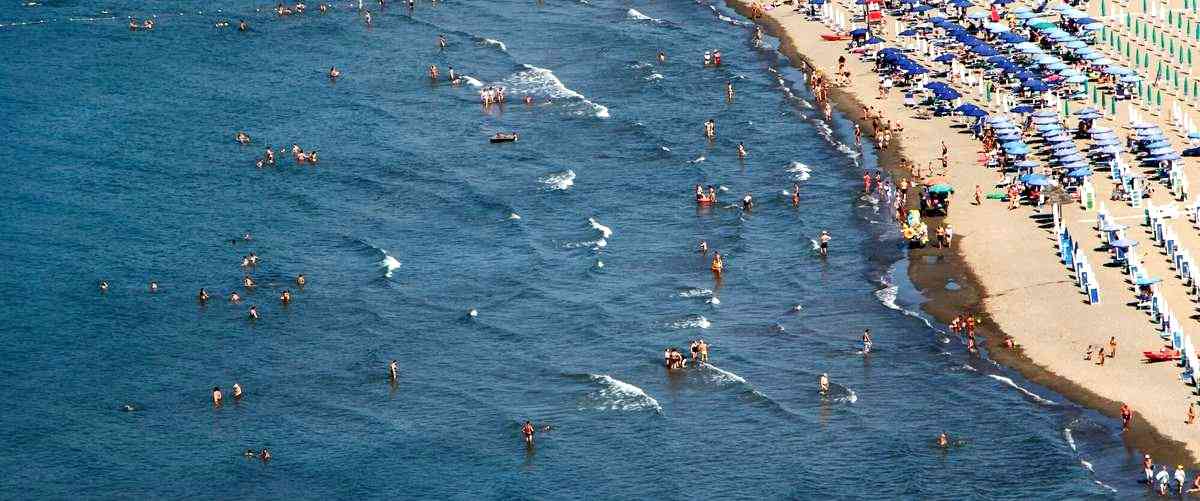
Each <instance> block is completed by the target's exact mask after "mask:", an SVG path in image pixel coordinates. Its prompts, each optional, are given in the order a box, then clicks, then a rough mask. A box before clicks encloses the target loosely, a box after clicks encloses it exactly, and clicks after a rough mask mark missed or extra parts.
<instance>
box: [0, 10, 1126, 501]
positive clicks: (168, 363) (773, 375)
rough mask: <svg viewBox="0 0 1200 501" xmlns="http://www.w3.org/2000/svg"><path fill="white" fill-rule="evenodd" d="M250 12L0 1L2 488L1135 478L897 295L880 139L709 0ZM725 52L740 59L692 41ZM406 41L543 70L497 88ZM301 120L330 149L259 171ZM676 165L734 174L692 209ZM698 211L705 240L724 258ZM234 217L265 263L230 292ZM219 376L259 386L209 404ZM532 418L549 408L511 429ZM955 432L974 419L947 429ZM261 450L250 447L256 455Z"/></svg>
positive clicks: (842, 491)
mask: <svg viewBox="0 0 1200 501" xmlns="http://www.w3.org/2000/svg"><path fill="white" fill-rule="evenodd" d="M270 7H271V6H270V5H269V4H254V3H250V2H244V1H241V2H235V1H226V0H221V1H217V2H207V3H204V5H203V6H201V5H200V4H199V3H196V2H171V1H156V2H147V1H132V0H127V1H106V2H66V1H46V2H44V3H42V4H34V3H28V4H24V5H20V6H16V5H10V6H9V7H7V8H6V11H5V12H4V13H3V14H0V44H2V45H3V47H5V49H6V50H5V54H4V57H3V58H2V59H0V116H3V117H5V118H4V119H3V120H0V132H2V134H3V137H4V141H0V155H2V157H3V158H4V159H5V160H6V162H5V167H4V168H3V169H0V181H2V182H3V184H4V185H5V187H6V189H5V190H3V191H0V202H2V204H3V205H2V207H3V209H4V214H5V217H4V218H3V219H2V220H0V233H2V234H3V235H5V237H6V238H4V239H0V259H2V260H3V261H2V262H3V265H4V266H3V271H0V315H2V316H3V318H4V319H5V321H4V322H3V323H4V326H3V327H2V328H0V342H2V343H3V345H4V346H5V349H4V363H3V364H0V377H2V379H0V382H2V383H3V384H2V387H3V389H2V390H0V397H3V398H4V400H5V403H6V405H5V410H4V411H3V412H0V426H3V429H4V430H5V435H6V437H5V439H4V440H0V497H2V498H5V499H33V498H57V499H61V498H126V499H128V498H145V497H152V498H175V497H185V496H187V497H197V498H211V499H234V498H384V497H401V498H425V499H478V498H496V499H507V498H533V499H678V498H685V497H688V498H691V497H700V498H713V499H738V498H740V499H764V498H765V499H778V498H884V499H966V498H1051V499H1062V498H1087V497H1103V496H1118V497H1126V496H1131V495H1138V494H1141V493H1142V492H1143V491H1142V490H1141V489H1142V488H1141V487H1140V486H1138V485H1137V484H1136V483H1134V482H1133V479H1134V475H1135V473H1134V472H1135V471H1136V470H1137V468H1136V466H1135V464H1136V463H1137V460H1138V458H1137V453H1136V451H1132V450H1127V449H1126V448H1125V446H1124V445H1123V444H1122V442H1121V440H1120V437H1119V430H1118V428H1119V427H1117V426H1114V423H1112V421H1111V420H1109V419H1106V418H1103V417H1100V416H1099V415H1097V414H1096V413H1094V412H1092V411H1088V410H1085V409H1082V408H1080V407H1078V406H1076V405H1074V404H1072V403H1071V402H1070V401H1068V400H1066V399H1064V398H1063V397H1061V396H1058V395H1055V394H1053V393H1051V392H1049V391H1047V390H1045V389H1042V388H1038V387H1036V386H1033V385H1031V384H1029V383H1027V382H1025V381H1023V380H1022V379H1021V378H1019V377H1018V376H1015V375H1013V374H1011V373H1009V372H1008V371H1006V370H1003V369H1001V368H999V367H997V366H996V365H995V364H993V363H992V362H990V361H988V360H987V359H976V358H970V357H967V356H966V355H965V354H964V351H965V350H964V347H963V343H962V340H960V339H958V338H957V337H954V336H947V335H946V334H944V333H943V332H942V331H941V330H939V328H938V326H936V325H933V324H930V323H929V322H927V321H925V320H924V319H923V317H922V316H921V315H920V314H919V313H915V311H917V310H918V309H919V308H918V306H919V303H920V302H921V297H920V296H919V294H917V293H916V292H915V290H914V288H913V287H912V285H911V284H910V283H908V281H907V279H906V277H905V276H904V270H905V269H906V261H905V260H904V259H905V256H904V253H903V251H902V250H901V247H900V241H899V238H898V236H897V235H896V233H895V230H894V229H893V227H892V225H890V224H888V223H887V222H886V216H885V214H886V213H887V210H886V209H884V210H883V211H882V213H881V212H880V211H879V210H878V206H877V204H876V203H873V202H875V201H874V200H872V199H867V198H861V197H859V195H858V187H859V182H858V181H857V179H858V178H859V177H860V176H861V175H862V172H863V170H864V169H872V168H874V167H875V155H874V153H873V152H872V151H870V150H869V149H868V150H866V151H862V152H859V151H858V150H857V149H856V148H854V147H853V141H852V135H851V134H850V131H849V125H848V122H845V121H844V120H842V119H841V118H837V119H835V121H834V122H833V123H826V122H825V121H823V119H822V118H821V117H820V116H819V115H820V114H819V113H816V112H815V110H814V109H813V108H812V106H811V96H810V95H809V94H808V92H807V90H806V89H805V88H804V86H803V75H802V74H801V73H799V72H797V71H796V70H793V69H791V68H789V67H788V66H787V63H786V61H785V60H783V59H782V58H781V57H780V56H779V54H778V53H777V52H776V51H775V49H774V48H773V47H774V46H775V42H774V41H773V40H769V39H768V40H767V43H766V46H765V47H761V48H756V47H755V46H754V45H753V44H752V43H751V33H752V28H751V25H750V24H749V23H747V22H746V21H745V20H744V19H742V18H740V17H738V16H737V15H736V14H734V13H733V12H732V11H729V10H728V9H726V8H725V7H724V6H723V5H720V4H711V5H710V4H708V3H704V2H700V3H696V2H690V1H675V2H661V1H659V2H645V1H638V2H632V3H630V2H618V1H615V0H589V1H578V2H565V1H551V2H545V3H544V4H538V3H535V2H532V1H529V2H515V1H510V0H498V1H491V2H481V1H477V0H461V1H460V0H449V1H444V2H439V3H437V4H430V3H428V2H425V1H423V2H420V3H419V4H418V5H417V7H416V9H415V10H414V11H413V12H411V13H410V12H409V11H407V9H405V8H403V7H402V5H400V4H399V3H395V4H390V5H389V6H388V7H386V8H385V9H384V10H382V11H380V9H379V7H378V6H377V5H368V7H369V8H371V9H373V10H374V23H373V26H371V27H367V26H365V24H364V23H363V22H362V21H361V18H360V17H359V15H358V14H357V13H356V12H355V6H354V5H352V4H351V3H347V2H339V3H336V4H334V10H333V11H332V12H330V13H328V14H325V15H320V14H318V13H316V12H315V4H314V5H310V6H309V7H310V9H309V10H310V12H309V13H307V14H305V15H303V16H293V17H290V18H282V19H280V18H276V17H275V16H274V15H273V13H271V12H270ZM150 15H154V16H157V20H158V25H157V28H156V29H155V30H154V31H153V32H136V33H131V32H129V31H128V30H127V29H126V27H125V26H126V22H127V19H128V17H130V16H135V17H139V18H144V17H146V16H150ZM221 18H226V19H230V20H233V21H234V22H235V23H236V20H237V19H239V18H244V19H246V20H247V21H249V22H250V23H251V31H250V32H248V33H238V32H237V31H236V30H234V29H232V28H225V29H220V28H215V27H213V22H214V21H216V20H217V19H221ZM439 33H444V34H445V35H446V36H447V38H448V39H449V42H450V45H449V47H448V48H447V49H446V50H445V51H439V50H438V49H437V47H436V44H435V40H436V37H437V35H438V34H439ZM712 48H717V49H721V50H722V51H723V53H724V62H725V64H724V66H723V67H721V68H715V69H705V68H702V67H701V65H700V58H701V55H702V53H703V52H704V50H706V49H712ZM658 50H663V51H665V52H666V53H667V54H668V58H669V59H668V62H667V63H666V64H659V63H658V62H656V61H655V54H656V53H657V51H658ZM429 64H437V65H439V67H441V68H442V69H443V72H445V69H446V67H447V66H453V67H454V68H455V69H456V70H457V71H459V72H462V73H465V74H467V75H469V76H471V77H472V79H473V80H475V81H477V82H479V83H482V84H485V85H503V86H505V87H506V88H508V89H509V94H510V95H511V96H514V97H520V96H524V95H527V94H528V95H532V96H534V97H535V98H536V101H537V102H536V104H535V105H533V106H525V105H523V104H521V103H519V102H512V103H510V104H508V105H506V106H503V107H493V108H491V109H483V108H482V107H481V106H480V105H479V104H478V102H477V101H478V99H477V88H476V87H475V86H474V85H473V84H468V85H464V86H462V87H452V86H450V85H448V84H447V83H445V82H444V81H443V82H441V83H436V84H431V83H430V82H429V80H428V79H427V78H426V77H425V68H426V67H427V66H428V65H429ZM334 65H336V66H337V67H339V68H340V69H342V70H343V72H344V77H343V78H341V79H340V80H339V81H338V82H336V83H331V82H330V81H329V80H328V79H327V78H325V76H324V75H325V72H326V71H328V68H329V67H330V66H334ZM726 82H733V84H734V86H735V88H736V91H737V97H736V98H735V100H734V101H733V102H732V103H726V102H725V100H724V97H723V94H724V85H725V83H726ZM514 101H515V100H514ZM709 118H715V119H716V120H717V128H718V139H717V140H716V141H715V142H714V143H712V144H708V143H706V142H705V141H704V139H703V138H702V135H701V130H702V127H701V124H702V123H703V122H704V120H707V119H709ZM237 130H245V131H247V132H248V133H249V134H250V135H251V136H253V138H254V144H253V145H251V146H246V147H242V146H239V145H238V144H236V143H235V142H234V141H233V133H234V131H237ZM507 130H517V131H520V133H521V140H520V141H519V142H516V143H511V144H500V145H493V144H489V143H488V141H487V138H488V136H490V135H491V134H492V133H494V132H496V131H507ZM738 142H745V144H746V145H747V148H748V149H749V150H750V156H749V157H748V158H747V159H746V160H745V161H744V162H740V161H739V160H738V159H737V157H736V154H735V149H734V148H735V145H736V144H737V143H738ZM292 143H299V144H300V145H302V146H303V147H304V148H306V149H315V150H319V151H320V156H321V163H320V164H319V165H317V166H297V165H295V164H294V163H293V162H292V161H291V160H290V158H287V157H288V155H280V158H281V165H280V166H279V167H276V168H270V169H262V170H258V169H256V168H255V167H254V160H255V158H256V157H257V156H258V155H259V154H260V153H261V151H262V149H263V148H265V146H266V145H272V146H274V147H275V148H277V149H278V148H283V147H287V146H290V145H291V144H292ZM794 182H799V183H800V186H801V204H800V207H799V208H798V209H796V208H792V207H791V206H790V203H789V201H788V197H787V195H785V194H784V192H785V191H786V190H790V189H791V186H792V183H794ZM697 183H701V184H714V185H720V186H722V187H723V190H725V191H723V193H722V195H723V197H724V199H725V200H726V202H723V203H722V204H721V205H720V206H718V207H715V208H712V209H710V210H697V208H696V207H695V204H694V203H693V201H692V194H691V190H692V187H693V186H694V185H695V184H697ZM746 193H752V194H753V195H754V196H755V198H756V200H757V206H756V208H755V209H754V210H753V211H752V212H751V213H744V212H742V211H741V210H740V209H739V208H738V207H736V205H735V204H734V203H733V202H734V201H735V200H737V199H738V198H740V197H741V196H742V195H744V194H746ZM822 229H829V230H831V232H832V233H833V237H834V240H833V245H832V253H831V255H830V256H829V257H828V259H821V258H819V257H818V256H817V255H816V254H815V252H814V251H813V250H812V246H811V242H810V239H812V238H815V237H816V236H817V234H819V232H820V231H821V230H822ZM244 232H250V233H251V234H252V235H253V240H252V241H249V242H237V243H231V242H230V240H231V239H234V240H236V239H237V238H238V237H239V236H240V235H242V233H244ZM610 232H611V233H610ZM700 239H707V240H708V242H709V243H710V244H711V245H712V246H713V248H714V249H717V250H719V251H721V252H722V253H723V254H725V255H727V256H728V261H727V263H728V273H727V276H726V277H725V278H724V280H723V281H721V282H720V283H716V282H714V280H713V277H712V276H711V274H710V273H709V272H708V265H707V261H706V259H705V258H704V257H703V256H700V255H699V254H697V253H696V252H695V251H694V249H695V246H696V243H697V242H698V241H699V240H700ZM251 251H253V252H255V253H257V254H258V255H259V256H261V257H262V259H263V264H262V265H260V266H259V267H258V268H257V269H254V270H252V272H251V274H252V275H253V276H254V277H255V279H256V280H257V281H258V282H259V283H260V286H259V287H258V289H257V290H255V291H253V292H249V293H248V294H247V297H246V302H245V303H244V304H242V305H230V304H228V303H227V302H226V301H225V300H224V299H223V298H224V297H225V296H226V295H228V294H229V293H230V292H232V291H235V290H237V291H240V290H241V289H240V287H239V286H238V285H239V281H240V279H241V278H242V276H243V271H242V269H241V268H240V267H239V266H238V265H239V262H240V259H241V257H242V256H243V255H245V254H246V253H248V252H251ZM299 273H304V274H305V275H306V276H307V277H308V279H309V285H308V286H307V287H305V288H303V289H302V290H300V289H297V288H296V287H295V286H294V285H293V284H292V280H293V278H294V277H295V276H296V274H299ZM101 279H105V280H108V281H109V282H110V283H111V284H112V286H111V290H110V291H109V292H108V293H107V294H103V295H102V294H99V293H98V292H97V288H96V284H97V282H98V281H99V280H101ZM151 280H156V281H158V282H159V283H160V284H161V287H162V290H161V291H160V292H159V293H157V294H150V293H148V292H147V284H148V283H149V281H151ZM201 287H206V288H207V289H208V290H209V291H211V292H212V293H214V295H215V296H218V297H216V298H214V300H213V301H211V302H210V303H209V304H207V305H205V306H202V305H199V304H197V302H196V301H195V299H194V297H195V294H196V292H197V290H198V289H199V288H201ZM289 288H290V289H292V291H293V292H294V293H295V301H294V302H293V304H291V305H290V306H287V307H283V306H281V305H280V304H279V302H278V301H277V300H276V299H275V298H276V297H277V295H278V293H279V292H280V291H281V290H283V289H289ZM713 299H719V301H714V300H713ZM250 304H255V305H258V307H259V309H260V311H261V312H262V318H261V319H260V320H259V321H257V322H250V321H248V320H247V319H246V310H247V308H248V306H249V305H250ZM471 309H474V310H476V311H477V312H478V315H477V316H475V317H472V316H470V315H468V313H467V312H468V311H469V310H471ZM864 328H871V329H872V331H873V333H874V336H875V340H876V348H877V351H876V352H875V353H873V354H871V355H870V356H864V355H862V354H861V353H859V352H858V349H857V347H856V345H857V343H856V340H857V338H858V336H859V334H860V333H861V331H862V329H864ZM696 338H704V339H706V340H707V341H708V342H709V343H710V344H711V345H712V346H713V349H712V359H711V363H712V365H711V366H708V367H700V368H693V369H689V370H686V371H682V372H679V373H667V372H666V371H665V370H664V369H663V368H662V367H661V360H660V359H661V354H662V350H663V348H664V347H666V346H672V345H674V346H680V347H682V348H684V349H685V350H686V346H687V342H688V340H691V339H696ZM391 359H396V360H398V361H399V365H400V368H401V374H400V381H399V384H397V385H394V386H392V385H389V383H388V381H387V379H386V366H387V363H388V361H389V360H391ZM821 373H828V374H830V377H831V379H832V381H833V383H834V392H833V395H831V396H830V397H828V398H822V397H820V396H818V395H817V394H816V392H815V386H816V378H817V377H818V375H819V374H821ZM235 381H237V382H239V383H240V384H241V385H242V386H244V387H245V389H246V392H247V397H246V398H245V399H244V400H243V401H241V402H238V403H234V402H228V403H227V404H226V405H225V406H224V407H223V408H220V409H214V408H213V406H212V405H211V404H210V402H209V391H210V389H211V388H212V387H213V386H221V387H222V388H223V389H225V390H226V392H227V393H228V390H229V387H230V386H232V384H233V383H234V382H235ZM127 403H128V404H132V405H134V406H135V407H136V409H137V410H136V411H135V412H122V411H120V410H119V407H120V406H121V405H123V404H127ZM525 419H531V420H533V421H535V422H536V423H539V424H550V425H552V426H553V431H550V432H548V433H544V434H539V436H538V439H537V446H536V447H535V448H534V449H532V450H526V448H525V447H524V446H523V445H522V444H521V439H520V432H519V429H520V424H521V423H522V422H523V421H524V420H525ZM942 430H945V431H947V432H949V433H950V434H951V435H952V436H953V437H956V439H958V440H961V443H960V444H959V446H957V447H954V448H952V449H951V450H949V451H942V450H939V449H937V448H936V447H934V446H933V439H934V437H935V436H936V434H937V433H938V432H939V431H942ZM262 447H269V448H270V449H271V450H272V452H273V454H274V460H273V461H271V462H270V463H267V464H263V463H261V462H259V461H257V460H246V459H244V458H242V457H241V451H243V450H244V449H246V448H255V449H258V448H262Z"/></svg>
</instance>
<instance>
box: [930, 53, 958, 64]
mask: <svg viewBox="0 0 1200 501" xmlns="http://www.w3.org/2000/svg"><path fill="white" fill-rule="evenodd" d="M954 58H955V56H954V54H949V53H947V54H942V55H940V56H938V57H935V58H933V61H934V62H937V63H948V62H950V61H953V60H954Z"/></svg>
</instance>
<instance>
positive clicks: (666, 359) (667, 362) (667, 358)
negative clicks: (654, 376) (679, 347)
mask: <svg viewBox="0 0 1200 501" xmlns="http://www.w3.org/2000/svg"><path fill="white" fill-rule="evenodd" d="M671 358H672V357H671V349H670V348H667V349H665V350H663V365H664V366H665V367H666V368H668V369H670V368H671Z"/></svg>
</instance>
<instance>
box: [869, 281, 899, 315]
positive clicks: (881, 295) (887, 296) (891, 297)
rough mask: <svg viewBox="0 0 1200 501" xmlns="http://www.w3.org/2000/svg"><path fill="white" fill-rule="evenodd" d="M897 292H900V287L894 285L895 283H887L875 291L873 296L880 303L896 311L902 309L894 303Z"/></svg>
mask: <svg viewBox="0 0 1200 501" xmlns="http://www.w3.org/2000/svg"><path fill="white" fill-rule="evenodd" d="M899 294H900V287H898V286H895V285H888V286H886V287H884V288H882V289H879V290H877V291H875V298H876V299H878V300H879V303H880V304H882V305H884V306H886V307H887V308H888V309H891V310H896V311H904V309H903V308H901V307H900V306H899V305H897V304H896V297H897V296H898V295H899Z"/></svg>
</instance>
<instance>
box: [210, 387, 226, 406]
mask: <svg viewBox="0 0 1200 501" xmlns="http://www.w3.org/2000/svg"><path fill="white" fill-rule="evenodd" d="M223 400H225V396H224V395H222V394H221V387H220V386H213V389H212V401H213V407H220V406H221V402H222V401H223Z"/></svg>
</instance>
